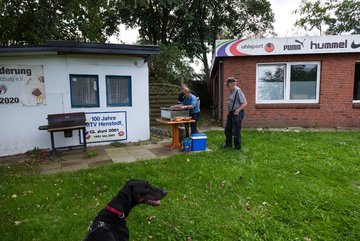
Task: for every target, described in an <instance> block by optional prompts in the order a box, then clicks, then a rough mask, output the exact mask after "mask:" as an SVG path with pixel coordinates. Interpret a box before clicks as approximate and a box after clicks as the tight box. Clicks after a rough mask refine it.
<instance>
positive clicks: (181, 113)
mask: <svg viewBox="0 0 360 241" xmlns="http://www.w3.org/2000/svg"><path fill="white" fill-rule="evenodd" d="M160 110H161V119H169V120H174V119H176V118H177V117H187V116H189V110H181V109H174V108H167V107H161V108H160Z"/></svg>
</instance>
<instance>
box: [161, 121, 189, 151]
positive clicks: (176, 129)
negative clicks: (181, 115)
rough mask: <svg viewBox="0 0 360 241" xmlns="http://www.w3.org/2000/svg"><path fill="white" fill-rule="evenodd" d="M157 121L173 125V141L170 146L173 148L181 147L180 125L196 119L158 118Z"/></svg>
mask: <svg viewBox="0 0 360 241" xmlns="http://www.w3.org/2000/svg"><path fill="white" fill-rule="evenodd" d="M156 121H157V122H160V123H162V124H166V125H171V130H172V142H171V145H169V148H170V149H171V150H172V149H175V148H180V147H181V143H180V141H179V125H180V124H183V123H191V122H195V120H182V121H172V120H164V119H156Z"/></svg>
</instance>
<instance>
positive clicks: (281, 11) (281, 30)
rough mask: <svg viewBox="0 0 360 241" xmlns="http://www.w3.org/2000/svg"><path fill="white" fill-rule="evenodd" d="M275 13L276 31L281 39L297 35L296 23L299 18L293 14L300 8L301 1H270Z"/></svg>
mask: <svg viewBox="0 0 360 241" xmlns="http://www.w3.org/2000/svg"><path fill="white" fill-rule="evenodd" d="M269 2H270V3H271V8H272V9H273V12H274V13H275V22H274V30H275V32H276V33H277V34H278V36H279V37H290V36H294V34H295V32H296V31H295V29H296V28H295V27H294V23H295V21H296V20H297V19H298V18H299V15H298V14H297V15H295V14H293V13H292V12H293V11H294V10H296V9H298V8H299V6H300V2H301V0H269Z"/></svg>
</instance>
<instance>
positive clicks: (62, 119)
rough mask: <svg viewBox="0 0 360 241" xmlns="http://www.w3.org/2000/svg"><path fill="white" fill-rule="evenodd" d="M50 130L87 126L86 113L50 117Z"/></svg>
mask: <svg viewBox="0 0 360 241" xmlns="http://www.w3.org/2000/svg"><path fill="white" fill-rule="evenodd" d="M47 119H48V125H49V129H56V128H68V127H74V126H83V125H85V121H86V117H85V112H74V113H63V114H54V115H48V117H47Z"/></svg>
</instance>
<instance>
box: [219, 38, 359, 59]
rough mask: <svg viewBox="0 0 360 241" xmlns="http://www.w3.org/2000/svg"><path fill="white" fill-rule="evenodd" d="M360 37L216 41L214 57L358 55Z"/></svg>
mask: <svg viewBox="0 0 360 241" xmlns="http://www.w3.org/2000/svg"><path fill="white" fill-rule="evenodd" d="M358 52H360V35H334V36H316V37H309V36H308V37H291V38H263V39H235V40H216V51H215V55H216V57H231V56H256V55H258V56H259V55H263V56H266V55H293V54H322V53H326V54H328V53H358Z"/></svg>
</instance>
